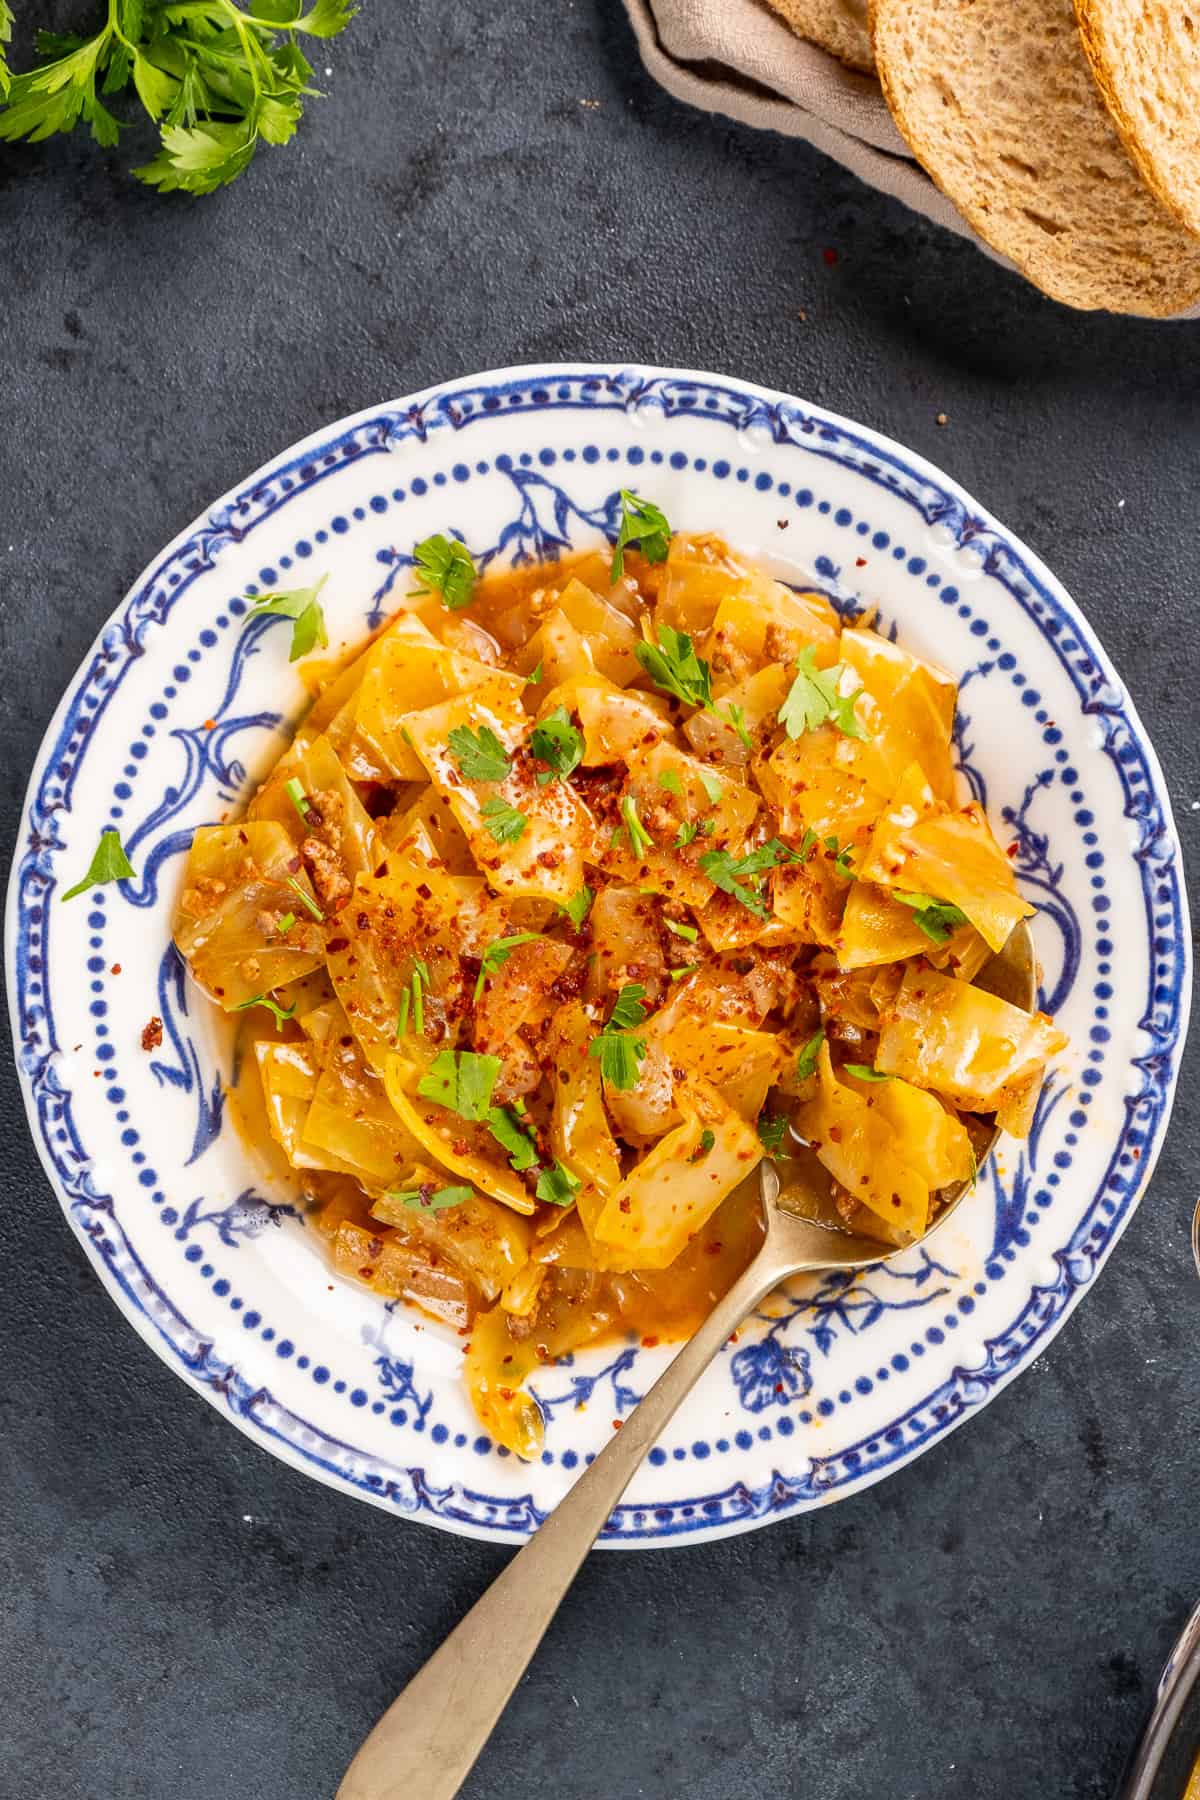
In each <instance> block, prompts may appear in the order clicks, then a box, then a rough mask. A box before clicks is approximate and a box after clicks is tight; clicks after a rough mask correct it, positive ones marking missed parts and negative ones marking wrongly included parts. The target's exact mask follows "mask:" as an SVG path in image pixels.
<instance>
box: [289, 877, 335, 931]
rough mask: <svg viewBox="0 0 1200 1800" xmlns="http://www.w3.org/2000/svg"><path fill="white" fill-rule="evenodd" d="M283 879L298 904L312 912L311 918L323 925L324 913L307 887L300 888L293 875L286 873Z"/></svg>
mask: <svg viewBox="0 0 1200 1800" xmlns="http://www.w3.org/2000/svg"><path fill="white" fill-rule="evenodd" d="M285 879H286V881H287V884H288V886H289V887H290V888H291V890H292V892H293V894H295V896H296V898H297V900H299V902H300V904H301V905H302V906H303V907H304V908H305V910H306V911H307V912H310V913H311V914H312V916H313V918H314V919H316V920H317V922H318V923H319V924H322V925H323V924H324V923H325V914H324V913H323V912H322V911H321V909H320V907H319V906H318V905H317V903H316V901H315V900H314V899H313V897H312V895H311V894H310V893H309V892H308V890H307V888H302V887H301V886H300V883H299V882H298V881H297V880H296V877H295V876H294V875H288V876H287V877H286V878H285Z"/></svg>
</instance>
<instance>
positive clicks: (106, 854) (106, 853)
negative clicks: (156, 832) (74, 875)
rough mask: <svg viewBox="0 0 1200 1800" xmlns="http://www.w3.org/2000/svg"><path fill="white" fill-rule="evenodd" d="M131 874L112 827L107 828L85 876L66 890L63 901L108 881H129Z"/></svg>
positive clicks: (132, 871)
mask: <svg viewBox="0 0 1200 1800" xmlns="http://www.w3.org/2000/svg"><path fill="white" fill-rule="evenodd" d="M133 873H134V870H133V864H132V863H131V862H130V860H129V858H128V857H127V856H126V854H125V852H124V850H123V849H122V848H121V840H120V838H119V837H118V835H117V833H116V831H115V830H114V829H113V828H112V826H109V827H108V829H107V830H105V831H102V832H101V833H100V842H99V843H98V844H97V846H96V853H95V855H94V856H93V857H92V860H91V862H90V864H89V865H88V872H87V874H86V875H85V876H84V878H83V880H82V881H77V882H76V883H75V886H74V887H73V888H68V889H67V891H66V893H65V894H64V895H63V899H64V900H73V899H74V898H75V896H76V894H86V893H87V890H88V889H89V888H94V887H103V886H104V885H105V883H106V882H109V881H129V880H131V879H132V878H133Z"/></svg>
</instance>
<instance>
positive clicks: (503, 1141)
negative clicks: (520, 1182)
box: [487, 1106, 538, 1175]
mask: <svg viewBox="0 0 1200 1800" xmlns="http://www.w3.org/2000/svg"><path fill="white" fill-rule="evenodd" d="M487 1128H488V1130H489V1131H490V1132H491V1134H492V1136H493V1137H494V1138H495V1140H496V1142H497V1143H498V1144H499V1145H500V1148H501V1149H502V1150H504V1151H505V1152H506V1153H507V1155H508V1166H509V1168H510V1169H515V1170H516V1172H517V1174H518V1175H519V1174H521V1173H522V1172H523V1171H524V1170H525V1169H534V1168H536V1167H537V1160H538V1153H537V1145H536V1144H535V1143H534V1141H533V1138H532V1137H531V1136H530V1135H529V1133H528V1131H526V1129H525V1127H524V1126H523V1125H522V1123H521V1120H520V1116H519V1115H518V1114H517V1113H516V1112H515V1111H514V1109H513V1108H512V1107H511V1106H493V1107H490V1108H489V1109H488V1115H487Z"/></svg>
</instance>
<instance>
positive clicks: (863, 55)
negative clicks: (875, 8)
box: [771, 0, 875, 71]
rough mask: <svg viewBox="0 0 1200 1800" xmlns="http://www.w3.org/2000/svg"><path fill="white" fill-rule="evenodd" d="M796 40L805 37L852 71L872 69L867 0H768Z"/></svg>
mask: <svg viewBox="0 0 1200 1800" xmlns="http://www.w3.org/2000/svg"><path fill="white" fill-rule="evenodd" d="M771 5H772V7H773V8H774V9H775V11H776V12H777V13H778V14H779V16H780V18H781V19H786V20H787V22H788V24H789V25H790V26H791V28H792V30H793V31H794V32H795V33H796V35H797V37H802V38H808V39H809V40H810V42H812V43H814V44H819V45H820V46H821V49H822V50H828V51H829V52H830V53H831V54H832V55H834V56H836V57H837V58H838V60H839V61H840V62H844V63H845V64H846V65H847V67H849V68H851V69H862V70H864V71H866V70H871V69H873V68H874V67H875V59H874V57H873V56H872V55H871V33H870V31H869V30H868V28H867V0H771Z"/></svg>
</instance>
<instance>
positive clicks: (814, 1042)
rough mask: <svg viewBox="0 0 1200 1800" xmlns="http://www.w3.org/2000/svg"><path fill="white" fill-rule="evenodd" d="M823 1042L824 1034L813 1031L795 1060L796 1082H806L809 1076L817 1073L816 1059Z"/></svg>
mask: <svg viewBox="0 0 1200 1800" xmlns="http://www.w3.org/2000/svg"><path fill="white" fill-rule="evenodd" d="M824 1042H825V1032H824V1029H823V1028H822V1029H821V1030H820V1031H814V1032H813V1034H812V1036H811V1037H810V1038H809V1040H808V1042H807V1044H805V1046H804V1048H803V1049H802V1050H801V1052H800V1054H799V1056H798V1057H797V1058H796V1080H797V1081H807V1080H808V1078H809V1076H810V1075H815V1074H816V1072H817V1059H818V1058H819V1056H820V1054H821V1045H822V1044H823V1043H824Z"/></svg>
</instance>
